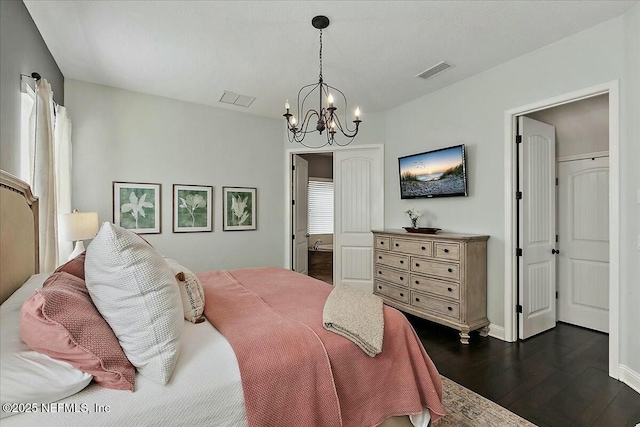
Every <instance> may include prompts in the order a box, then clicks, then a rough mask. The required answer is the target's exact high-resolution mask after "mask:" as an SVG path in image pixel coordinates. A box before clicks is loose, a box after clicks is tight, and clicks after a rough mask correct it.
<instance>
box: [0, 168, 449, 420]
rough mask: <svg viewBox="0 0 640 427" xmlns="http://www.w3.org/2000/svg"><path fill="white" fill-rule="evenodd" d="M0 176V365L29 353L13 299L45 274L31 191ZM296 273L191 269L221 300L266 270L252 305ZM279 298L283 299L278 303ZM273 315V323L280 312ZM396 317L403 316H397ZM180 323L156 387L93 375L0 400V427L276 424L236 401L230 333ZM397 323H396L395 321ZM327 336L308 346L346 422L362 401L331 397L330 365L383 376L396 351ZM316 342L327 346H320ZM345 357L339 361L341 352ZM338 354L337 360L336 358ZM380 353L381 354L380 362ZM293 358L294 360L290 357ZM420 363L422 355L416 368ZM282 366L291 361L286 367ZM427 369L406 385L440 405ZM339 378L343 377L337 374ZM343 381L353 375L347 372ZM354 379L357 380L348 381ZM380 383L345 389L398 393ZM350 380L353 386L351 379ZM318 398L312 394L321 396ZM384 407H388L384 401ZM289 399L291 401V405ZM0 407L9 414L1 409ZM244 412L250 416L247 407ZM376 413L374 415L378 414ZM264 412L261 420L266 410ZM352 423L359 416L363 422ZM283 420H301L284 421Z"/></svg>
mask: <svg viewBox="0 0 640 427" xmlns="http://www.w3.org/2000/svg"><path fill="white" fill-rule="evenodd" d="M1 179H2V181H1V188H0V207H1V218H0V224H1V226H2V230H1V235H0V241H1V242H2V253H1V259H2V263H1V270H0V276H1V277H0V291H1V296H2V306H1V308H0V315H1V319H0V325H1V326H2V343H1V345H0V350H2V364H3V369H4V366H5V362H6V361H9V360H12V358H14V357H16V354H18V353H21V352H29V351H30V349H29V348H28V347H27V346H26V344H24V343H23V342H21V341H20V339H19V335H17V332H16V331H17V330H18V328H19V323H20V308H21V307H22V305H23V302H24V301H25V300H26V299H27V298H29V297H30V296H32V295H33V294H34V291H35V290H36V289H39V288H40V287H42V285H43V283H44V282H45V280H47V278H48V277H49V274H47V273H44V274H38V269H37V266H38V262H37V259H38V250H37V248H38V245H37V236H38V233H37V224H38V221H37V218H38V216H37V215H38V211H37V199H36V198H34V197H33V195H32V194H31V192H30V190H29V187H28V186H27V185H26V184H24V183H23V182H21V181H20V180H18V179H17V178H15V177H13V176H11V175H9V174H7V173H5V172H1ZM296 275H297V274H296V273H293V272H289V271H285V270H282V269H264V270H259V271H258V270H243V271H236V272H233V271H232V272H207V273H203V274H202V275H200V274H199V277H201V279H202V280H203V286H204V288H205V290H206V291H207V298H211V299H212V300H214V301H216V300H217V301H221V299H222V298H224V296H225V295H226V294H225V292H227V291H228V290H229V283H231V284H232V285H233V286H234V287H240V288H241V292H245V293H246V291H247V289H250V286H258V287H259V283H258V281H255V280H254V281H255V282H256V283H258V284H257V285H256V284H251V283H252V282H251V281H252V280H253V279H252V278H254V279H255V278H260V277H266V279H265V280H266V283H268V284H269V286H268V289H267V292H266V294H264V295H262V296H259V297H255V298H254V297H253V296H252V298H254V300H255V301H258V302H259V303H260V304H262V303H265V304H271V302H270V298H272V297H274V296H275V295H276V294H277V292H273V290H274V289H275V286H277V283H278V282H282V281H290V280H294V279H295V276H296ZM244 280H247V281H248V283H247V284H243V283H241V282H242V281H244ZM302 280H303V282H302V283H304V286H308V287H309V288H308V289H310V290H311V289H313V292H316V293H317V295H326V294H327V293H328V292H329V290H327V288H325V286H328V285H326V284H324V283H322V282H319V281H315V280H314V279H311V278H306V277H305V278H304V279H302ZM225 281H226V282H225ZM229 281H231V282H229ZM316 282H317V283H316ZM301 286H302V285H301ZM249 292H253V291H249ZM304 293H308V292H304ZM5 300H6V301H5ZM230 300H236V297H235V296H232V297H230ZM274 304H275V303H274ZM283 304H285V305H286V302H285V303H283ZM96 305H98V304H96ZM207 310H209V311H212V309H210V308H207ZM264 310H266V311H269V310H272V307H270V306H267V307H265V308H264ZM384 310H385V322H386V321H387V316H388V314H387V311H386V310H393V309H391V308H388V307H385V309H384ZM241 311H242V310H241ZM301 312H302V313H303V314H302V315H300V316H301V317H300V318H297V317H296V315H292V316H291V317H296V318H294V319H293V320H292V322H293V323H303V322H305V321H306V320H305V318H306V317H308V316H307V314H308V313H310V309H303V310H301ZM305 313H306V314H305ZM389 313H391V314H390V315H389V316H396V314H394V313H397V312H396V311H395V310H393V311H389ZM205 314H207V313H205ZM248 315H249V314H248V313H243V314H242V316H248ZM398 315H399V314H398ZM220 316H222V317H224V316H227V317H230V316H229V313H222V314H220ZM400 316H401V315H400ZM207 317H209V314H207ZM231 317H232V316H231ZM311 317H313V316H311ZM210 318H211V317H210ZM216 321H217V320H216ZM279 321H280V322H281V321H282V319H280V320H279ZM404 322H405V323H406V320H404ZM183 323H184V325H183V326H182V332H181V341H180V351H179V354H180V356H179V358H178V359H177V363H176V365H175V368H174V369H173V374H172V375H171V378H170V380H169V381H168V383H167V384H166V385H159V384H157V383H156V382H154V381H151V380H149V379H148V378H146V376H144V375H140V374H139V373H136V375H135V390H134V391H133V392H127V391H121V390H112V389H108V388H104V387H100V386H99V385H97V384H96V383H95V382H92V383H91V384H89V385H88V386H86V388H84V389H82V391H79V392H77V393H74V394H72V395H70V396H68V397H65V398H63V399H61V400H57V401H56V402H50V403H47V404H44V405H42V404H34V402H19V403H21V404H22V405H18V404H16V403H15V402H14V404H13V405H9V406H5V404H6V402H4V401H3V402H2V403H3V416H4V417H3V419H2V425H3V426H21V425H86V424H87V423H90V424H91V425H130V424H136V425H156V424H159V425H215V426H246V425H276V424H274V423H273V422H272V421H265V422H262V421H261V419H260V417H259V418H256V409H255V408H260V406H256V404H254V403H253V402H245V399H246V397H245V395H246V394H247V392H246V389H245V390H244V392H243V379H246V378H245V374H244V373H243V375H241V370H240V366H241V365H242V364H243V363H246V362H244V360H245V356H242V355H240V353H238V355H236V352H238V348H235V347H232V345H231V344H230V341H231V342H234V345H235V338H230V339H227V338H226V337H225V336H224V335H223V334H222V333H221V332H220V329H221V330H225V325H224V324H220V327H219V328H216V327H214V325H213V324H212V323H211V322H210V321H207V320H205V321H204V322H202V323H191V322H188V321H184V322H183ZM407 325H408V323H407ZM402 328H405V327H404V326H402ZM408 328H409V329H406V328H405V329H403V330H406V331H410V332H407V333H408V334H409V335H410V334H411V333H413V336H414V338H415V340H416V341H417V337H415V332H413V329H411V327H410V326H408ZM302 329H307V330H309V331H308V332H309V333H310V334H311V336H312V337H316V338H317V337H318V336H322V335H323V334H324V333H326V332H323V331H322V328H321V327H320V326H317V325H311V326H307V325H302ZM385 331H386V329H385ZM385 333H386V332H385ZM389 333H391V332H389ZM328 334H330V333H328ZM316 338H312V339H316ZM414 338H411V337H409V339H408V342H409V343H408V344H407V345H408V346H411V347H412V350H413V351H414V352H422V354H423V357H425V358H426V359H428V356H426V353H424V349H423V348H422V346H421V345H420V344H419V342H418V346H419V348H418V347H416V346H415V343H414V342H413V341H412V340H413V339H414ZM323 339H324V338H323ZM340 340H342V341H340ZM328 341H330V342H331V343H332V344H330V343H328V342H326V343H324V344H318V345H319V346H320V347H321V348H322V349H323V351H325V352H327V354H326V358H327V361H328V366H329V370H330V371H331V372H332V373H331V374H332V375H334V376H335V378H332V379H330V382H331V383H332V384H334V386H333V387H334V389H335V390H337V392H336V393H337V398H338V399H341V400H340V401H339V402H338V404H339V405H340V407H339V412H340V413H339V414H338V416H337V421H336V424H335V425H350V424H349V423H347V422H343V421H342V420H341V419H340V417H341V416H345V417H346V416H347V415H345V414H347V413H348V412H349V411H350V413H351V414H356V413H357V412H358V411H360V410H362V411H365V409H361V408H360V406H362V408H365V407H366V404H365V403H366V402H362V401H361V402H358V401H355V402H350V403H349V405H351V406H355V408H354V407H346V406H344V405H346V403H345V402H344V401H346V400H348V399H347V398H346V397H345V396H343V395H342V396H341V395H340V393H341V392H342V393H344V392H345V391H344V390H347V389H346V388H345V389H341V387H347V385H341V379H340V378H338V377H337V374H336V372H337V371H339V370H340V369H339V368H340V366H342V370H343V371H349V370H352V371H354V372H355V371H357V369H356V368H358V367H359V369H367V370H369V369H373V368H369V366H371V367H375V365H376V364H377V363H387V365H385V366H386V368H385V370H384V375H392V373H393V370H392V369H391V368H395V367H396V366H395V365H397V366H400V365H401V363H400V362H401V361H400V359H402V358H398V357H396V356H393V357H394V358H395V359H391V356H385V355H390V354H391V353H392V350H389V349H388V348H387V347H384V346H383V351H382V353H380V355H378V356H376V357H375V358H370V357H369V356H366V355H364V353H362V352H360V353H361V354H360V353H358V354H356V353H354V352H353V348H354V347H355V346H354V345H352V343H351V342H348V341H347V340H346V339H344V338H342V337H339V336H337V335H335V336H329V338H328ZM387 341H389V343H391V342H392V338H391V337H388V336H387V335H386V334H385V342H387ZM389 345H391V344H389ZM331 346H333V347H336V348H337V347H349V348H351V350H350V351H352V353H350V354H349V356H348V357H347V356H345V355H335V356H334V355H333V354H332V353H331V352H333V351H337V350H333V349H331V348H329V347H331ZM267 347H268V346H267ZM325 347H326V348H329V349H328V350H326V349H325ZM260 348H262V347H260ZM7 349H17V350H11V351H12V353H7V352H6V351H5V350H7ZM234 350H235V352H234ZM25 354H26V353H25ZM323 357H324V356H323ZM340 357H342V359H339V358H340ZM347 358H348V360H346V359H347ZM385 358H386V359H385ZM419 358H420V357H419ZM343 359H345V360H346V361H345V360H343ZM338 360H341V361H340V362H338ZM358 360H362V361H363V362H362V363H363V364H370V365H366V366H367V367H366V368H364V367H363V366H364V365H362V366H360V365H355V364H359V363H360V362H358ZM385 360H386V362H381V361H385ZM239 361H240V362H239ZM282 363H286V362H282ZM297 363H300V361H298V362H297ZM349 363H354V365H353V366H352V367H353V369H350V368H346V366H345V364H349ZM428 363H431V361H430V360H428ZM331 364H333V365H331ZM426 365H427V364H426V363H425V366H426ZM292 366H293V365H292ZM412 369H413V368H412ZM290 370H294V369H293V368H292V369H290ZM334 371H336V372H334ZM414 371H415V372H416V373H417V372H420V374H419V375H420V376H422V377H423V376H424V375H426V374H424V373H425V372H427V370H425V367H424V366H418V368H417V369H414ZM433 371H435V368H433ZM243 372H244V371H243ZM381 372H382V371H381ZM261 375H263V377H265V378H267V379H269V380H270V381H272V382H274V383H278V384H279V386H280V387H282V388H283V389H286V387H287V384H282V377H281V375H282V374H281V373H278V374H274V373H269V372H262V374H261ZM414 376H418V374H414ZM430 376H431V377H432V378H415V382H416V384H418V386H416V387H417V388H416V387H413V386H412V387H413V388H416V390H415V394H428V393H436V394H439V396H437V397H438V399H439V401H440V403H441V396H442V390H441V383H439V377H438V378H437V379H436V378H435V377H437V372H435V373H434V372H431V374H430ZM270 377H271V378H270ZM309 381H310V380H309ZM314 381H318V384H319V383H320V382H321V379H319V378H315V379H314ZM367 381H368V380H367ZM412 381H413V379H412ZM434 381H435V383H434ZM342 382H345V381H344V380H342ZM348 382H353V381H351V380H350V381H348ZM355 382H356V383H357V382H358V381H355ZM335 384H337V385H335ZM380 384H384V381H382V382H381V381H377V382H375V384H374V383H371V384H370V383H364V382H362V383H360V384H357V389H356V388H354V389H353V390H356V391H358V392H360V391H362V390H366V391H367V392H366V393H363V394H362V396H375V398H376V399H379V401H380V402H385V404H386V403H387V402H394V401H395V400H397V399H399V397H398V396H396V395H394V394H393V393H392V392H390V391H388V390H385V387H384V386H382V387H381V386H380ZM421 384H422V385H424V384H426V385H425V386H424V387H427V388H428V390H427V389H426V388H424V387H423V388H422V389H421V388H420V387H422V385H421ZM245 386H246V384H245ZM351 387H353V384H352V385H351ZM412 387H408V388H406V390H405V389H402V392H401V393H405V394H407V393H414V392H413V391H412V390H413V388H412ZM311 388H313V387H311ZM392 389H393V388H392ZM274 390H275V389H274ZM407 390H409V391H407ZM397 393H399V392H396V394H397ZM320 397H322V395H321V396H320ZM412 398H413V399H414V400H415V399H420V401H421V402H424V401H428V400H429V396H427V397H425V396H412ZM351 400H353V399H351ZM430 401H431V402H433V401H434V400H433V396H431V400H430ZM268 403H270V402H268ZM313 403H315V402H313ZM390 405H391V406H390V407H393V405H392V404H390ZM429 406H431V410H429V408H427V407H426V405H425V406H423V407H422V408H421V409H422V410H421V411H420V410H417V411H416V410H415V408H413V409H411V411H407V410H406V409H405V411H404V412H395V413H394V412H393V410H391V412H389V411H387V413H385V414H383V417H382V418H381V419H380V420H379V421H380V422H381V423H380V422H377V421H376V422H375V423H372V422H370V421H367V423H368V424H363V425H371V426H373V425H381V426H384V427H392V426H411V425H415V426H420V427H426V426H427V425H429V423H430V421H429V420H430V419H432V418H437V417H439V416H441V415H443V411H442V407H441V405H440V404H439V403H438V402H436V403H435V404H430V405H429ZM298 407H299V406H297V407H296V408H298ZM309 407H310V408H311V412H313V410H314V409H313V405H312V402H309ZM252 408H253V409H252ZM306 409H309V408H306ZM258 410H261V409H258ZM267 410H268V411H271V412H273V411H275V412H283V411H287V410H288V407H287V406H286V405H285V406H281V407H278V408H275V407H274V408H273V411H272V408H268V409H267ZM7 411H8V412H11V413H10V414H7V413H4V412H7ZM252 411H253V412H252ZM248 413H249V414H250V415H247V414H248ZM251 414H253V415H251ZM7 415H10V416H7ZM258 415H259V414H258ZM434 415H435V416H434ZM296 416H297V415H296V413H293V414H290V416H289V418H288V419H289V420H296V419H297V418H296ZM377 416H379V414H378V415H377ZM265 419H267V417H266V415H265ZM302 419H304V418H302ZM350 419H351V420H353V419H360V418H353V416H352V418H350ZM362 419H369V420H370V419H375V417H374V418H362ZM89 420H90V421H89ZM362 422H363V423H365V421H362ZM351 423H352V424H351V425H353V421H351ZM290 425H309V424H306V423H305V422H295V421H292V422H291V423H290ZM315 425H324V423H323V424H318V423H316V424H315Z"/></svg>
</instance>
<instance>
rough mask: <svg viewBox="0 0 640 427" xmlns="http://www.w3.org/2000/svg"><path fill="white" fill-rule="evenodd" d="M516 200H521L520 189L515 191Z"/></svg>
mask: <svg viewBox="0 0 640 427" xmlns="http://www.w3.org/2000/svg"><path fill="white" fill-rule="evenodd" d="M516 200H522V191H516Z"/></svg>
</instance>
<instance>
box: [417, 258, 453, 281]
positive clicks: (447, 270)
mask: <svg viewBox="0 0 640 427" xmlns="http://www.w3.org/2000/svg"><path fill="white" fill-rule="evenodd" d="M411 271H415V272H416V273H422V274H428V275H430V276H439V277H444V278H446V279H451V280H460V265H459V264H455V263H452V262H440V261H431V260H428V259H423V258H411Z"/></svg>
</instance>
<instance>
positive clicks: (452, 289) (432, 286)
mask: <svg viewBox="0 0 640 427" xmlns="http://www.w3.org/2000/svg"><path fill="white" fill-rule="evenodd" d="M410 277H411V280H410V286H411V289H415V290H417V291H422V292H429V293H432V294H436V295H440V296H443V297H447V298H453V299H455V300H459V299H460V285H459V284H457V283H452V282H445V281H443V280H437V279H433V278H430V277H425V276H418V275H417V274H412V275H411V276H410Z"/></svg>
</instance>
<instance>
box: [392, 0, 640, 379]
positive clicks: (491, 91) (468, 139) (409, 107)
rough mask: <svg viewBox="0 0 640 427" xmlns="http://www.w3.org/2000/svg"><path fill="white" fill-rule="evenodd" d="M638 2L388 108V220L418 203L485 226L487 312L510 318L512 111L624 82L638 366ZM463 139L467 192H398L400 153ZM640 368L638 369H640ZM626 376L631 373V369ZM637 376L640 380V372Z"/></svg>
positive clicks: (624, 241) (632, 359) (623, 202)
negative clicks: (507, 262)
mask: <svg viewBox="0 0 640 427" xmlns="http://www.w3.org/2000/svg"><path fill="white" fill-rule="evenodd" d="M639 15H640V5H637V6H635V7H634V8H633V9H632V10H631V11H630V12H628V13H627V14H626V15H624V16H621V17H619V18H616V19H613V20H610V21H607V22H605V23H602V24H600V25H597V26H595V27H592V28H590V29H587V30H585V31H583V32H581V33H578V34H575V35H573V36H571V37H568V38H565V39H563V40H560V41H558V42H556V43H553V44H550V45H548V46H546V47H544V48H541V49H538V50H536V51H533V52H531V53H529V54H526V55H524V56H521V57H519V58H516V59H514V60H512V61H509V62H506V63H504V64H501V65H499V66H497V67H495V68H493V69H491V70H488V71H486V72H484V73H481V74H479V75H476V76H473V77H471V78H469V79H466V80H464V81H462V82H459V83H457V84H454V85H451V86H448V87H446V88H444V89H442V90H440V91H438V92H436V93H433V94H430V95H427V96H425V97H422V98H419V99H417V100H415V101H412V102H410V103H407V104H405V105H402V106H400V107H398V108H396V109H394V110H391V111H389V112H388V114H387V119H386V122H387V127H386V145H385V227H387V228H399V227H401V226H406V225H407V224H408V218H407V216H406V215H405V214H404V211H406V210H407V209H408V208H417V209H419V210H421V211H423V212H424V213H425V214H426V216H427V221H428V222H425V225H427V223H428V224H429V225H431V226H435V227H440V228H442V229H444V230H447V231H454V232H469V233H482V234H488V235H490V236H491V238H490V239H489V242H488V245H489V246H488V252H489V253H488V316H489V320H490V321H491V322H492V323H493V324H495V325H498V326H503V325H504V286H505V281H504V280H505V278H504V256H505V241H504V239H505V225H504V224H505V202H504V173H505V172H504V163H505V150H504V139H505V112H506V111H507V110H510V109H513V108H517V107H520V106H523V105H527V104H530V103H534V102H538V101H541V100H544V99H548V98H552V97H555V96H558V95H561V94H565V93H569V92H572V91H576V90H580V89H584V88H587V87H590V86H594V85H598V84H602V83H605V82H609V81H613V80H618V81H619V82H620V96H621V99H620V118H621V126H620V135H621V138H620V164H619V166H620V201H619V205H620V207H621V208H620V209H621V218H620V239H621V241H620V248H621V251H620V264H621V271H620V283H619V285H620V310H619V312H618V313H612V315H613V316H619V319H620V365H621V366H627V367H629V368H630V369H631V370H632V371H634V372H636V373H637V372H640V357H639V355H640V344H639V342H640V340H637V339H636V338H635V337H633V334H634V333H637V331H636V328H635V327H634V326H632V325H637V324H640V310H637V307H638V306H640V281H639V279H638V278H639V277H640V272H639V267H638V266H639V265H640V256H639V254H640V253H639V252H638V250H637V249H636V248H635V247H634V239H636V235H638V234H640V232H639V230H638V226H639V224H638V223H639V222H640V221H639V218H640V214H639V211H640V205H638V204H637V202H636V197H640V196H637V193H636V192H640V179H639V169H640V168H638V162H639V161H640V160H639V159H640V143H639V142H638V141H640V132H639V122H640V120H638V118H639V117H640V108H639V107H640V96H639V95H640V92H639V91H638V87H639V82H640V71H639V69H640V66H639V62H640V59H639V58H638V56H639V55H640V53H639V52H640V49H638V44H639V43H638V40H640V36H639V32H640V31H639V30H638V28H639V27H640V25H639V23H640V18H639ZM460 143H465V144H466V145H467V157H468V159H467V161H468V176H469V197H453V198H442V199H421V200H400V194H399V188H398V173H397V168H398V165H397V158H398V157H400V156H404V155H407V154H412V153H418V152H422V151H426V150H430V149H436V148H440V147H446V146H449V145H454V144H460ZM636 375H637V374H636ZM627 378H629V377H627ZM636 381H637V380H636Z"/></svg>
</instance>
